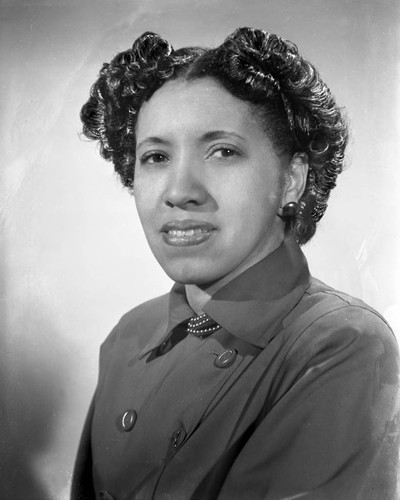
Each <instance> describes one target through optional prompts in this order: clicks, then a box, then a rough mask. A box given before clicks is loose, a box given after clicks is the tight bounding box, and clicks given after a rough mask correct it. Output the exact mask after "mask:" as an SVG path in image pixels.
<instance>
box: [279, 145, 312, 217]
mask: <svg viewBox="0 0 400 500" xmlns="http://www.w3.org/2000/svg"><path fill="white" fill-rule="evenodd" d="M307 174H308V157H307V155H306V154H305V153H295V154H294V155H293V158H292V160H291V162H290V165H289V167H288V170H287V172H286V174H285V180H284V186H283V191H282V199H281V208H283V207H284V206H285V205H286V204H287V203H290V202H293V201H294V202H296V203H298V202H299V199H300V198H301V196H302V194H303V193H304V190H305V188H306V182H307Z"/></svg>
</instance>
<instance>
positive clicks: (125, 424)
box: [121, 410, 137, 432]
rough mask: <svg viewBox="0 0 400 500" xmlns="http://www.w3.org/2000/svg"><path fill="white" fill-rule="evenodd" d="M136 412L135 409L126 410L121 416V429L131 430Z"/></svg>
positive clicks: (134, 422) (135, 418)
mask: <svg viewBox="0 0 400 500" xmlns="http://www.w3.org/2000/svg"><path fill="white" fill-rule="evenodd" d="M136 420H137V413H136V412H135V410H128V411H126V412H125V413H124V414H123V415H122V417H121V429H122V430H123V431H125V432H129V431H131V430H132V429H133V428H134V427H135V424H136Z"/></svg>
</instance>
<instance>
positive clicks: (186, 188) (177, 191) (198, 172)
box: [165, 159, 209, 208]
mask: <svg viewBox="0 0 400 500" xmlns="http://www.w3.org/2000/svg"><path fill="white" fill-rule="evenodd" d="M204 181H205V179H204V171H203V169H202V168H201V165H198V164H195V163H194V162H190V161H185V160H183V159H182V161H179V162H176V163H173V164H171V165H170V166H169V168H168V177H167V186H166V190H165V204H166V205H167V206H169V207H179V208H188V207H190V208H193V207H196V206H201V205H203V204H204V203H205V202H206V200H207V198H208V196H209V195H208V191H207V188H206V186H205V182H204Z"/></svg>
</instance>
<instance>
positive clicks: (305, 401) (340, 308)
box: [72, 28, 398, 500]
mask: <svg viewBox="0 0 400 500" xmlns="http://www.w3.org/2000/svg"><path fill="white" fill-rule="evenodd" d="M81 116H82V121H83V125H84V133H85V135H86V136H87V137H89V138H91V139H97V140H98V141H99V143H100V148H101V153H102V155H103V156H104V157H105V158H106V159H108V160H111V161H113V163H114V166H115V169H116V171H117V172H118V174H119V175H120V177H121V180H122V182H123V184H124V185H125V186H127V187H128V188H129V189H131V190H132V193H133V196H134V199H135V202H136V206H137V210H138V213H139V217H140V220H141V223H142V225H143V229H144V232H145V234H146V237H147V240H148V242H149V245H150V248H151V250H152V252H153V253H154V255H155V257H156V259H157V260H158V262H159V263H160V265H161V267H162V268H163V269H164V271H165V272H166V273H167V274H168V276H170V278H172V279H173V280H174V281H175V282H176V284H175V285H174V287H173V288H172V290H171V292H170V294H168V295H165V296H162V297H159V298H156V299H153V300H151V301H149V302H146V303H145V304H142V305H140V306H139V307H136V308H135V309H133V310H132V311H130V312H129V313H128V314H126V315H125V316H124V317H123V318H122V319H121V321H120V322H119V324H118V325H117V326H116V327H115V329H114V330H113V331H112V333H111V334H110V336H109V337H108V338H107V340H106V341H105V342H104V344H103V346H102V348H101V357H100V374H99V381H98V387H97V390H96V394H95V397H94V399H93V402H92V405H91V410H90V412H89V415H88V418H87V422H86V425H85V429H84V433H83V437H82V441H81V446H80V451H79V454H78V459H77V464H76V470H75V477H74V484H73V489H72V497H73V498H74V499H78V498H79V499H89V498H108V499H111V498H115V499H118V500H122V499H150V498H156V499H158V498H160V499H167V498H168V499H189V498H190V499H214V498H219V499H278V498H279V499H283V498H286V499H288V498H302V499H303V498H304V499H322V498H324V499H325V498H327V499H330V498H335V499H352V500H353V499H358V498H359V499H363V500H365V499H367V498H374V499H378V498H379V499H386V498H396V477H395V476H396V463H397V462H396V456H397V444H396V443H397V436H398V432H397V427H396V415H397V413H396V411H397V406H396V398H397V387H398V354H397V347H396V342H395V338H394V336H393V333H392V332H391V330H390V328H389V327H388V325H387V324H386V322H385V321H384V319H382V317H381V316H379V314H378V313H376V312H375V311H373V310H372V309H371V308H370V307H368V306H367V305H365V304H364V303H363V302H361V301H359V300H357V299H354V298H352V297H350V296H348V295H345V294H343V293H341V292H338V291H336V290H333V289H331V288H329V287H328V286H326V285H325V284H323V283H321V282H320V281H318V280H316V279H314V278H312V277H311V276H310V274H309V271H308V267H307V263H306V260H305V258H304V255H303V254H302V252H301V250H300V247H299V245H301V244H304V243H306V242H307V241H308V240H310V238H311V237H312V236H313V234H314V232H315V228H316V224H317V222H318V221H319V220H320V219H321V217H322V216H323V214H324V212H325V209H326V206H327V200H328V197H329V193H330V190H331V189H332V188H333V187H334V186H335V181H336V177H337V175H338V174H339V173H340V171H341V169H342V165H343V158H344V150H345V146H346V141H347V129H346V125H345V122H344V119H343V117H342V115H341V112H340V109H339V108H338V107H337V106H336V104H335V101H334V99H333V97H332V95H331V93H330V91H329V89H328V88H327V87H326V85H325V84H324V83H323V82H322V81H321V79H320V77H319V75H318V73H317V71H316V70H315V68H314V67H313V66H312V65H311V64H310V63H308V62H307V61H305V60H304V59H303V58H302V57H301V56H300V55H299V53H298V50H297V48H296V46H295V45H293V44H292V43H290V42H285V41H283V40H281V39H280V38H279V37H277V36H275V35H271V34H269V33H267V32H265V31H261V30H256V29H250V28H242V29H238V30H237V31H235V32H234V33H233V34H232V35H231V36H229V37H228V38H227V39H226V40H225V42H224V43H223V44H222V45H221V46H220V47H218V48H216V49H208V50H205V49H201V48H184V49H180V50H177V51H174V50H173V49H172V47H171V46H170V44H169V43H168V42H166V41H165V40H163V39H161V38H160V37H159V36H158V35H155V34H153V33H145V34H143V35H142V36H141V37H139V38H138V39H137V40H136V41H135V43H134V44H133V47H132V49H131V50H128V51H126V52H123V53H120V54H118V55H117V56H116V57H115V58H114V59H113V60H112V61H111V63H110V64H105V65H104V66H103V68H102V70H101V72H100V76H99V78H98V80H97V81H96V83H95V84H94V86H93V87H92V91H91V96H90V99H89V100H88V102H87V103H86V104H85V106H84V107H83V109H82V115H81Z"/></svg>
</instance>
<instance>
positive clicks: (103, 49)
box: [0, 0, 400, 500]
mask: <svg viewBox="0 0 400 500" xmlns="http://www.w3.org/2000/svg"><path fill="white" fill-rule="evenodd" d="M399 5H400V4H399V3H398V1H395V0H394V1H391V0H375V1H371V0H370V1H366V0H271V1H268V0H252V1H249V0H247V1H238V0H234V1H228V0H214V1H211V0H208V1H207V0H206V1H201V2H196V1H190V0H186V1H185V0H175V1H173V0H142V1H136V0H131V1H126V0H121V1H118V0H117V1H111V0H110V1H104V0H103V1H95V0H71V1H67V0H64V1H62V0H36V1H34V0H30V1H22V0H2V1H1V2H0V6H1V10H0V15H1V25H0V57H1V59H0V64H1V68H0V88H1V92H0V104H1V135H0V144H1V202H0V203H1V206H0V208H1V229H2V235H3V236H2V242H3V243H4V245H3V247H2V255H1V283H0V287H1V299H2V300H1V308H2V311H1V339H0V342H1V346H0V356H1V361H0V372H1V373H0V389H1V410H2V415H3V418H2V427H1V432H2V435H1V440H2V442H1V443H0V452H1V455H2V469H1V477H0V482H1V483H2V484H3V489H4V488H8V493H4V492H1V491H0V496H1V497H2V498H13V499H17V500H18V499H19V498H22V499H35V500H49V499H57V500H64V499H67V498H68V494H69V488H70V478H71V471H72V466H73V460H74V455H75V452H76V447H77V444H78V439H79V434H80V430H81V427H82V424H83V420H84V416H85V413H86V409H87V406H88V404H89V400H90V398H91V395H92V392H93V390H94V387H95V383H96V376H97V356H98V348H99V345H100V343H101V342H102V340H103V339H104V338H105V336H106V335H107V334H108V332H109V331H110V329H111V328H112V326H113V325H114V324H115V323H116V322H117V321H118V319H119V317H120V316H121V315H122V314H123V313H124V312H126V311H127V310H128V309H131V308H132V307H134V306H135V305H137V304H138V303H140V302H143V301H144V300H146V299H147V298H150V297H153V296H155V295H159V294H161V293H164V292H166V291H168V290H169V288H170V286H171V282H170V281H169V279H168V278H167V277H165V276H164V274H163V272H162V270H161V269H160V268H159V267H158V264H157V263H156V262H155V261H154V259H153V257H152V255H151V254H150V251H149V250H148V248H147V244H146V242H145V240H144V236H143V234H142V230H141V228H140V226H139V223H138V219H137V216H136V213H135V208H134V203H133V199H132V198H131V197H130V196H129V194H128V193H127V192H126V191H124V190H123V189H122V188H121V187H120V185H119V183H118V180H117V179H116V178H115V176H114V174H113V172H112V167H111V165H109V164H107V163H106V162H104V160H102V159H101V158H100V156H99V155H98V152H97V150H96V146H95V145H94V144H93V143H89V142H87V141H82V140H81V139H80V138H79V132H80V122H79V110H80V107H81V106H82V104H83V103H84V102H85V100H86V99H87V97H88V93H89V88H90V85H91V84H92V83H93V82H94V80H95V78H96V75H97V72H98V70H99V69H100V66H101V64H102V63H103V62H104V61H109V60H110V59H111V57H113V56H114V55H115V54H116V53H117V52H118V51H120V50H125V49H127V48H128V47H129V46H130V45H131V43H132V42H133V40H134V39H135V38H136V37H137V36H138V35H139V34H141V33H142V32H143V31H147V30H151V31H155V32H158V33H160V34H161V35H162V36H164V37H165V38H167V39H168V40H169V41H170V42H171V43H173V45H174V46H175V47H176V48H177V47H180V46H183V45H207V46H210V45H211V46H212V45H216V44H219V43H221V42H222V41H223V39H224V38H225V36H227V35H228V34H229V33H231V32H232V31H233V30H234V29H235V28H237V27H239V26H252V27H258V28H264V29H267V30H268V31H271V32H273V33H277V34H279V35H281V36H282V37H284V38H288V39H290V40H292V41H294V42H295V43H297V45H298V46H299V48H300V50H301V52H302V53H303V55H304V56H306V57H307V58H308V59H310V60H311V61H312V62H313V63H314V64H315V65H316V66H317V67H318V68H319V70H320V72H321V73H322V76H323V77H324V79H325V80H326V81H327V83H328V84H329V86H330V87H331V88H332V90H333V92H334V94H335V96H336V98H337V101H338V103H339V104H340V105H343V106H345V107H346V109H347V114H348V118H349V121H350V124H351V128H352V137H351V144H350V148H349V153H348V159H347V166H348V168H347V169H346V171H345V172H344V173H343V174H342V176H341V178H339V182H338V188H337V189H336V190H335V191H334V193H333V195H332V197H331V202H330V206H329V208H328V211H327V214H326V216H325V217H324V219H323V220H322V222H321V224H320V227H319V230H318V232H317V236H316V237H315V239H314V240H313V241H312V242H311V243H310V244H309V245H307V246H306V247H305V252H306V254H307V256H308V257H309V261H310V268H311V271H312V273H313V274H314V275H315V276H317V277H319V278H320V279H323V280H324V281H326V282H328V283H329V284H331V285H333V286H335V287H337V288H340V289H342V290H345V291H347V292H349V293H351V294H353V295H356V296H359V297H361V298H363V299H364V300H365V301H366V302H368V303H370V304H371V305H372V306H374V307H375V308H377V309H378V310H379V311H380V312H381V313H382V314H383V315H385V316H386V317H387V319H388V320H389V321H390V322H391V323H392V326H393V327H394V329H395V331H400V329H399V326H400V300H399V292H398V283H399V282H400V266H399V260H398V257H397V256H398V255H400V241H399V222H400V220H399V219H400V217H399V209H398V205H399V201H398V200H399V183H400V174H399V167H400V165H399V161H398V137H399V118H398V117H399V109H398V96H399V95H398V90H397V89H398V87H399V78H398V68H399V36H398V35H399ZM396 139H397V140H396ZM4 461H5V462H7V467H8V469H5V465H4ZM1 493H2V495H1Z"/></svg>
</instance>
